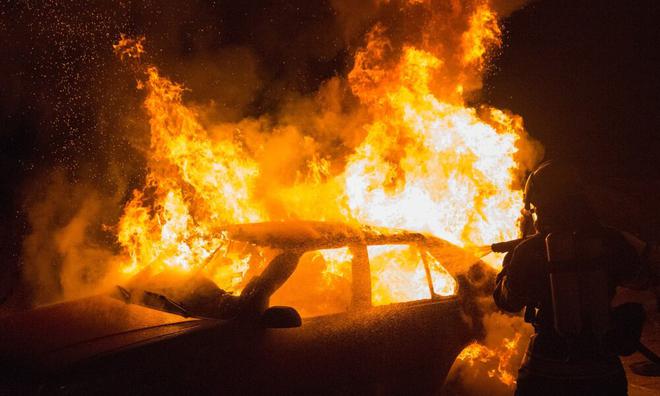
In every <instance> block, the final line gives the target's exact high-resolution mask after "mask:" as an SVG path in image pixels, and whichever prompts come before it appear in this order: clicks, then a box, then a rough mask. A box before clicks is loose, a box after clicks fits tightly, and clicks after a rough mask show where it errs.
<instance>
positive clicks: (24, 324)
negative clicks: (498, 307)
mask: <svg viewBox="0 0 660 396" xmlns="http://www.w3.org/2000/svg"><path fill="white" fill-rule="evenodd" d="M221 234H222V236H223V240H224V243H223V244H222V245H221V247H220V248H218V249H217V250H216V251H215V253H214V254H212V255H211V256H210V257H209V258H208V260H207V263H206V265H205V271H218V270H222V268H225V267H226V266H230V265H233V266H243V267H244V268H245V271H246V273H247V274H248V275H250V276H246V277H245V278H246V279H247V280H246V282H245V284H244V285H238V286H237V287H240V292H238V293H231V292H229V291H226V290H222V289H220V288H218V287H217V286H215V283H213V282H211V281H209V280H208V275H209V273H208V272H204V271H202V270H200V271H198V272H195V273H188V274H178V275H177V274H171V273H169V274H165V273H160V274H149V273H147V272H148V271H147V272H145V271H143V272H142V273H141V274H139V275H137V276H135V277H134V278H133V279H132V280H131V281H130V282H128V283H127V284H126V285H123V286H118V287H117V289H116V290H115V291H113V292H112V293H109V294H104V295H98V296H93V297H88V298H84V299H79V300H74V301H68V302H62V303H58V304H54V305H50V306H44V307H40V308H36V309H33V310H31V311H26V312H22V313H18V314H15V315H13V316H10V317H8V318H5V319H4V320H3V321H2V322H1V323H0V359H1V360H2V362H3V367H4V370H2V374H1V375H2V387H1V388H0V389H2V392H3V393H4V392H12V391H13V392H20V393H25V392H43V393H60V394H99V393H115V392H122V393H137V394H147V393H148V394H151V393H154V394H156V393H186V394H188V393H215V394H246V393H248V394H264V393H268V394H273V393H275V394H292V393H298V394H346V393H349V394H370V393H378V394H382V393H385V394H387V393H392V394H401V393H406V394H430V393H434V392H436V391H437V390H438V389H440V387H441V386H442V384H443V382H444V379H445V377H446V375H447V372H448V371H449V368H450V367H451V365H452V363H453V361H454V359H455V358H456V356H457V355H458V354H459V353H460V351H461V350H462V349H463V348H464V347H465V346H467V345H468V344H469V343H470V342H471V341H473V340H475V339H478V338H479V337H480V336H482V332H483V329H482V327H481V321H480V310H479V306H478V304H477V299H478V298H479V297H482V296H484V295H485V294H487V293H489V291H490V290H491V286H492V282H493V275H494V271H493V270H492V269H490V267H488V266H486V265H484V264H483V263H481V262H479V261H478V260H477V259H475V258H474V257H473V256H472V255H470V254H469V253H468V252H466V251H464V250H463V249H461V248H459V247H457V246H455V245H453V244H451V243H449V242H447V241H444V240H442V239H439V238H436V237H434V236H430V235H424V234H421V233H416V232H407V231H400V230H392V229H381V228H375V227H368V226H350V225H346V224H337V223H327V222H309V221H295V222H268V223H255V224H242V225H233V226H228V227H226V228H225V229H223V230H222V231H221ZM209 268H216V269H215V270H213V269H209ZM214 275H216V276H217V274H214Z"/></svg>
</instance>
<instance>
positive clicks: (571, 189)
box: [524, 161, 582, 210]
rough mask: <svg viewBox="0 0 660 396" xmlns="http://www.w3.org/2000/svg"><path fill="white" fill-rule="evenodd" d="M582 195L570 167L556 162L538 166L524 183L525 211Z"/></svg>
mask: <svg viewBox="0 0 660 396" xmlns="http://www.w3.org/2000/svg"><path fill="white" fill-rule="evenodd" d="M581 193H582V181H581V180H580V177H579V176H578V174H577V171H576V170H575V168H573V167H572V166H570V165H568V164H565V163H559V162H556V161H546V162H543V163H542V164H541V165H539V167H538V168H536V170H535V171H534V172H532V173H531V174H530V175H529V177H528V178H527V183H525V193H524V202H525V209H527V210H529V209H530V208H531V207H532V205H533V206H535V207H543V206H548V205H552V204H553V203H556V202H560V201H562V200H567V199H571V197H574V196H578V195H580V194H581Z"/></svg>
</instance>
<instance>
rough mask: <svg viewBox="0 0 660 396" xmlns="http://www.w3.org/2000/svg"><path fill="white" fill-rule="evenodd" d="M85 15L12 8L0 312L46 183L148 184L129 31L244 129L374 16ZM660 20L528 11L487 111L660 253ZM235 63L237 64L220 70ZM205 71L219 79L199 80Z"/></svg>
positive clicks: (0, 153)
mask: <svg viewBox="0 0 660 396" xmlns="http://www.w3.org/2000/svg"><path fill="white" fill-rule="evenodd" d="M83 3H87V2H74V1H70V2H67V1H59V2H50V1H44V2H39V4H34V3H32V2H29V3H28V2H23V1H4V2H2V3H1V4H0V37H1V40H2V41H1V42H2V44H0V45H1V47H0V121H1V124H0V197H2V198H1V201H0V203H1V207H0V223H1V224H2V225H1V227H2V228H1V229H0V244H1V245H0V265H1V266H2V268H1V269H0V274H1V275H0V299H1V298H2V297H3V296H5V295H7V294H8V293H9V291H10V290H11V287H10V286H11V285H12V284H13V283H14V282H13V281H12V280H13V279H16V277H17V276H18V273H19V270H20V257H21V244H22V241H23V238H24V236H25V235H26V234H27V233H29V232H30V227H29V222H28V217H27V214H26V212H27V210H26V202H29V201H30V200H34V199H38V198H39V193H40V191H43V190H44V189H46V188H47V185H48V183H49V182H50V179H48V178H47V177H44V176H43V175H44V174H48V173H49V172H51V171H52V170H53V169H58V170H59V172H60V174H61V175H63V176H62V177H64V178H66V179H67V180H68V181H69V182H70V183H72V184H73V185H75V184H76V183H81V184H89V185H91V186H93V187H94V188H96V189H98V190H99V191H101V192H102V193H103V192H104V191H108V192H109V193H110V192H113V191H116V190H117V188H118V186H117V185H116V182H115V178H114V177H113V178H110V177H108V176H107V175H108V174H109V173H110V170H111V169H110V166H111V164H114V165H115V167H114V168H112V171H113V172H119V173H121V176H122V179H123V180H125V181H126V183H127V185H128V187H130V186H137V185H139V184H140V183H141V177H142V176H143V170H142V169H143V165H144V163H143V159H142V156H141V154H140V153H139V152H138V151H137V150H136V149H134V147H135V145H134V144H131V139H135V135H136V134H135V133H134V132H135V130H136V129H139V128H145V126H144V125H146V123H145V122H143V121H145V120H143V119H141V118H140V117H142V116H141V115H139V114H138V113H139V112H136V111H135V109H139V107H140V98H139V97H137V96H136V95H135V85H134V79H133V77H132V76H131V74H130V73H128V72H127V71H126V70H124V69H122V68H121V67H120V66H119V64H118V61H117V59H116V58H115V56H114V55H113V54H112V50H111V48H110V44H111V43H113V42H114V41H116V39H117V38H118V35H119V33H120V32H125V33H128V34H145V35H146V36H147V37H148V40H149V47H150V48H154V49H158V50H157V51H155V52H153V53H150V56H151V57H152V59H153V61H154V62H156V63H157V64H159V65H161V66H162V68H163V69H165V70H167V71H168V73H169V75H171V76H172V77H173V78H174V79H175V80H178V81H185V82H186V85H188V86H189V87H190V88H191V89H192V91H193V92H195V94H196V96H197V99H199V100H201V101H203V100H209V99H215V100H217V101H219V102H221V101H226V102H228V103H233V104H236V106H235V107H238V108H241V111H240V112H238V113H235V114H233V115H232V116H233V117H236V118H240V117H243V116H246V115H256V114H260V113H262V112H265V111H268V110H270V109H272V108H274V107H276V106H277V102H278V99H279V98H281V97H283V96H284V95H285V94H287V93H291V92H301V93H305V92H311V91H314V90H315V89H316V88H317V87H318V85H319V83H320V82H322V81H324V80H325V79H327V78H329V77H331V76H333V75H345V73H346V72H347V71H348V70H350V68H351V66H352V65H351V56H352V53H353V51H354V50H355V49H356V48H357V47H358V46H359V45H360V41H359V38H360V37H362V34H363V33H364V31H365V30H366V29H368V28H369V27H370V25H371V21H370V19H369V18H370V17H369V12H368V11H369V10H366V11H365V12H364V15H365V16H364V17H363V18H362V19H360V18H357V22H355V21H354V22H353V25H351V26H350V29H349V28H347V25H346V24H342V18H343V16H342V15H341V14H338V13H337V12H336V10H333V8H332V7H331V4H330V3H329V2H328V1H316V2H312V1H307V0H295V1H240V2H238V1H216V2H203V1H188V2H180V4H173V5H164V4H163V3H164V2H160V1H148V0H145V1H136V2H117V3H115V4H113V5H112V6H110V5H108V4H104V3H106V2H99V4H91V3H90V4H83ZM344 3H346V2H344ZM360 3H361V2H359V1H356V7H358V5H357V4H360ZM359 7H363V6H362V5H360V6H359ZM363 11H364V10H363ZM659 20H660V6H658V5H657V2H656V1H654V0H639V1H623V0H621V1H604V0H598V1H583V0H577V1H576V0H573V1H563V0H562V1H557V0H552V1H549V0H548V1H536V2H532V3H531V4H529V5H527V6H526V7H525V8H524V9H523V10H521V11H518V12H516V13H514V14H513V15H512V16H511V17H510V18H509V19H508V20H506V21H505V37H504V42H505V45H504V47H503V48H502V50H501V51H500V53H499V56H498V57H497V58H496V59H495V61H494V64H493V66H492V67H491V69H490V70H489V73H488V75H487V78H486V80H485V86H484V91H483V98H482V100H483V101H484V102H487V103H490V104H493V105H495V106H497V107H500V108H506V109H510V110H512V111H513V112H515V113H517V114H520V115H522V116H523V117H524V119H525V124H526V126H527V130H528V131H529V133H530V134H531V135H532V136H533V137H535V138H536V139H538V140H540V141H541V142H542V143H543V145H544V146H545V147H546V150H547V155H546V156H547V157H548V158H566V159H570V160H572V161H574V162H575V163H576V164H577V165H578V166H579V167H580V169H581V170H582V171H583V173H584V175H585V177H586V178H587V179H588V180H589V181H591V182H592V184H594V187H593V189H592V191H593V192H594V195H595V196H596V197H597V201H599V207H600V210H601V212H603V213H606V214H609V215H610V217H612V218H611V222H612V223H615V224H617V225H620V226H623V227H626V228H628V229H631V230H633V231H636V232H638V233H639V234H641V235H642V236H644V237H646V238H649V239H658V232H657V231H656V230H660V220H658V218H657V217H658V210H657V207H656V206H657V204H656V202H657V199H660V193H659V192H660V186H659V185H658V183H657V181H658V180H660V167H659V166H658V165H657V164H656V160H657V158H658V154H660V137H659V136H660V134H659V133H658V131H659V130H660V129H659V127H660V111H659V110H658V105H659V104H660V100H659V99H660V94H659V89H660V77H659V76H658V72H659V71H660V67H659V66H660V64H659V63H660V55H659V50H658V48H659V47H660V45H659V42H660V24H659V23H658V21H659ZM246 49H247V52H245V51H246ZM228 51H229V52H230V53H232V54H233V53H234V52H235V53H236V54H235V55H236V56H229V57H226V56H223V57H221V56H220V55H226V54H227V53H228ZM232 51H234V52H232ZM220 58H222V59H223V61H222V63H221V64H219V65H216V64H215V63H214V62H215V60H216V59H220ZM226 59H229V60H226ZM232 59H233V60H232ZM246 59H247V60H250V62H247V63H246ZM208 66H213V67H211V69H213V70H212V71H211V72H210V73H211V77H210V78H207V79H204V80H203V81H200V80H198V79H195V78H194V75H195V73H198V72H199V69H200V68H204V67H208ZM245 67H254V70H255V72H254V75H255V76H256V77H255V79H254V80H252V79H245V80H244V81H243V80H241V81H239V86H240V87H241V88H242V89H239V90H235V91H236V92H234V91H230V92H227V90H223V88H225V84H224V82H226V78H228V77H227V71H231V70H233V69H235V68H245ZM213 73H216V74H217V76H215V75H213ZM230 77H231V76H230ZM245 92H247V94H245ZM232 116H230V117H232ZM117 163H119V164H123V165H124V166H120V167H118V168H117V167H116V164H117ZM117 169H118V170H117ZM127 190H130V188H129V189H127ZM35 197H36V198H35ZM613 213H614V214H613ZM113 215H116V214H110V215H109V216H110V218H111V217H112V216H113ZM62 216H63V217H62V219H60V220H58V219H55V220H54V221H56V222H57V221H61V222H63V223H64V222H66V221H67V216H66V214H65V215H62Z"/></svg>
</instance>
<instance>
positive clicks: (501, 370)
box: [457, 333, 522, 386]
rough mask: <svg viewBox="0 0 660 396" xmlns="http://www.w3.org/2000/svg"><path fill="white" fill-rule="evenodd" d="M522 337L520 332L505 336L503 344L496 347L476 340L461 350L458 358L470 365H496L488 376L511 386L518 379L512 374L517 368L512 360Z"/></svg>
mask: <svg viewBox="0 0 660 396" xmlns="http://www.w3.org/2000/svg"><path fill="white" fill-rule="evenodd" d="M521 337H522V335H521V334H520V333H516V334H515V335H514V337H513V339H509V338H504V339H503V340H502V343H501V345H499V346H498V347H496V348H494V349H490V348H488V347H486V346H484V345H481V344H478V343H476V342H475V343H472V344H470V345H469V346H467V347H466V348H465V349H463V351H461V353H460V354H459V355H458V357H457V360H459V361H462V362H465V363H467V364H468V365H469V366H473V365H474V364H475V363H477V362H479V363H482V364H485V365H488V366H489V367H490V366H493V365H495V367H494V368H492V369H489V370H487V373H488V376H489V377H491V378H492V377H496V378H497V379H499V380H500V381H501V382H502V383H504V384H505V385H509V386H511V385H513V384H515V382H516V379H515V377H514V375H513V374H511V373H512V372H513V371H514V369H515V368H513V367H511V364H510V361H511V357H512V356H513V355H514V354H515V353H516V351H517V347H518V343H519V342H520V338H521Z"/></svg>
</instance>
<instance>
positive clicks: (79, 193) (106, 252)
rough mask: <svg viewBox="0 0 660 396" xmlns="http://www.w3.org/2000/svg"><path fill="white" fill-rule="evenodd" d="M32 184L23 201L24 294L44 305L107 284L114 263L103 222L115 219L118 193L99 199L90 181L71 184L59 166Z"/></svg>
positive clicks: (101, 288) (113, 251) (107, 233)
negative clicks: (26, 221) (27, 223)
mask: <svg viewBox="0 0 660 396" xmlns="http://www.w3.org/2000/svg"><path fill="white" fill-rule="evenodd" d="M30 187H31V188H29V193H28V196H27V197H26V200H25V205H26V211H27V213H28V216H29V221H30V225H31V233H30V235H28V236H27V237H26V238H25V240H24V241H23V251H24V253H23V260H24V264H23V272H22V277H23V281H24V282H25V284H26V285H28V286H29V289H28V290H25V291H24V292H26V293H27V296H25V297H28V299H29V301H31V302H32V303H33V304H42V303H47V302H52V301H55V300H58V299H62V298H64V299H70V298H78V297H81V296H84V295H87V294H90V293H97V292H98V291H99V290H103V289H104V288H106V287H107V286H108V285H110V283H109V282H111V279H109V277H112V276H114V274H116V264H118V263H116V262H115V255H116V250H113V249H112V246H113V244H112V243H109V242H110V241H111V240H112V239H110V238H112V233H111V232H109V230H107V229H106V228H105V227H104V223H105V222H112V221H115V219H116V216H117V212H118V207H120V198H121V195H119V194H118V195H115V196H114V197H113V196H110V197H105V198H102V196H101V193H100V192H99V191H97V190H95V189H94V188H93V187H90V186H89V185H85V184H81V183H79V184H72V183H71V182H70V181H69V180H67V178H66V176H65V172H64V171H63V170H55V171H54V172H52V173H51V174H49V175H47V176H44V177H42V178H40V179H38V180H36V181H35V182H34V184H33V185H31V186H30ZM123 188H125V186H121V187H119V188H118V189H117V191H121V190H123Z"/></svg>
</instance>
